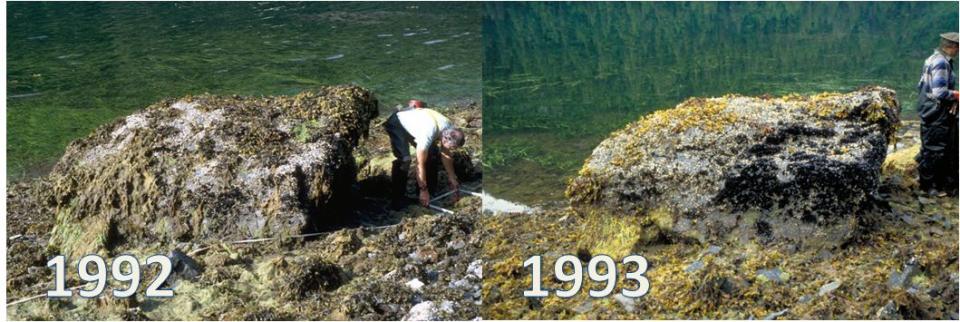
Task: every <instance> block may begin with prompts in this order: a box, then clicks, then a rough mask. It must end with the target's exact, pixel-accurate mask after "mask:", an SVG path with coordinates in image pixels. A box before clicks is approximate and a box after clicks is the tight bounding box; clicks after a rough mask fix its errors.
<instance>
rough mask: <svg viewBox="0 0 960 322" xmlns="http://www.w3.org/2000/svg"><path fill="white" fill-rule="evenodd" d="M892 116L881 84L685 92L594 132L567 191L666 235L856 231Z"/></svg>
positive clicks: (841, 234) (832, 239)
mask: <svg viewBox="0 0 960 322" xmlns="http://www.w3.org/2000/svg"><path fill="white" fill-rule="evenodd" d="M898 123H899V105H898V103H897V100H896V94H895V92H894V91H892V90H890V89H886V88H882V87H867V88H863V89H860V90H857V91H854V92H850V93H846V94H839V93H824V94H819V95H814V96H809V97H807V96H799V95H788V96H784V97H780V98H774V97H756V98H755V97H744V96H737V95H728V96H724V97H718V98H706V99H704V98H692V99H689V100H687V101H685V102H683V103H681V104H679V105H678V106H677V107H675V108H673V109H668V110H661V111H658V112H655V113H653V114H650V115H647V116H645V117H643V118H642V119H641V120H639V121H637V122H634V123H632V124H629V125H627V127H626V128H624V129H622V130H619V131H617V132H615V133H613V134H612V135H611V136H610V137H609V138H607V139H606V140H604V141H603V142H602V143H600V145H599V146H598V147H597V148H596V149H595V150H594V151H593V154H592V155H591V156H590V158H589V159H588V160H587V161H586V163H585V165H584V166H583V168H582V169H581V170H580V173H579V175H578V176H577V177H576V178H574V179H573V180H572V181H571V183H570V185H569V187H568V189H567V195H568V196H569V197H570V200H571V204H572V205H573V206H574V208H577V209H581V210H582V209H587V208H591V207H598V208H601V209H605V210H606V211H608V212H614V213H619V214H628V215H629V214H641V215H643V216H646V217H647V218H648V219H650V220H648V222H649V223H650V224H651V225H652V226H653V225H655V226H657V227H659V228H660V229H661V230H662V231H664V232H667V234H668V235H671V236H683V237H687V238H693V239H697V240H700V241H705V240H710V239H723V238H726V236H732V238H742V239H757V240H760V241H762V242H770V241H789V242H796V243H801V244H805V245H817V246H835V245H838V244H840V243H842V242H843V241H845V240H847V239H848V238H849V237H851V236H852V234H853V233H854V232H855V231H856V228H857V223H858V222H857V218H858V213H859V212H860V211H861V209H862V208H863V207H865V206H866V205H867V202H868V200H869V197H870V195H871V194H872V193H873V192H875V190H876V189H877V186H878V184H879V175H880V166H881V164H882V163H883V160H884V158H885V156H886V146H887V142H888V140H889V137H891V136H892V135H893V134H894V132H895V130H896V126H897V124H898Z"/></svg>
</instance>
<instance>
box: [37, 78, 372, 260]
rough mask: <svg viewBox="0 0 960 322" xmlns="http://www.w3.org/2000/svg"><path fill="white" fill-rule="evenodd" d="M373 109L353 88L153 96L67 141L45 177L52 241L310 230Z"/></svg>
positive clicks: (343, 185) (330, 207) (346, 173)
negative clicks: (51, 208)
mask: <svg viewBox="0 0 960 322" xmlns="http://www.w3.org/2000/svg"><path fill="white" fill-rule="evenodd" d="M377 113H378V104H377V100H376V99H375V98H374V97H373V96H372V95H371V94H370V93H369V92H367V91H365V90H363V89H361V88H359V87H354V86H339V87H326V88H321V89H319V90H316V91H307V92H304V93H301V94H299V95H296V96H292V97H262V98H255V97H219V96H209V95H204V96H191V97H184V98H180V99H173V100H167V101H163V102H160V103H157V104H154V105H151V106H149V107H147V108H145V109H144V110H142V111H141V112H138V113H134V114H132V115H129V116H127V117H125V118H121V119H118V120H116V121H115V122H112V123H110V124H107V125H104V126H101V127H100V128H98V129H97V130H95V131H94V132H93V133H92V134H91V135H90V136H88V137H86V138H84V139H80V140H77V141H74V142H73V143H72V144H70V146H69V147H68V148H67V151H66V152H65V154H64V156H63V157H62V158H61V160H60V162H59V163H57V165H56V166H55V167H54V169H53V171H52V172H51V173H50V175H49V176H48V180H49V181H50V182H51V184H52V191H51V193H52V195H51V198H52V201H53V202H54V204H55V208H56V209H55V211H56V217H57V222H58V225H57V226H56V228H55V229H54V232H53V239H52V240H51V246H52V247H56V248H58V249H59V250H60V252H61V253H63V254H69V255H82V254H88V253H96V252H99V251H101V249H102V248H108V247H115V246H117V245H116V244H118V243H124V242H137V241H141V240H143V241H144V242H161V243H166V244H172V243H175V242H178V241H198V240H209V239H231V238H232V239H241V238H252V237H261V236H272V235H278V234H287V235H292V234H299V233H301V232H308V231H316V230H318V229H320V228H322V227H321V226H322V225H323V223H324V222H330V221H332V220H335V219H337V218H336V216H337V215H338V213H337V209H336V206H335V205H334V203H335V201H336V192H338V191H344V192H345V191H347V190H348V189H349V187H350V185H352V183H353V180H354V176H355V171H356V169H355V165H354V162H353V158H352V155H351V154H352V149H353V147H354V146H356V145H357V142H358V140H359V139H360V137H361V136H362V135H366V134H367V130H368V124H369V123H370V120H371V119H373V118H374V117H376V116H377ZM90 236H96V237H97V238H96V239H95V240H91V239H89V238H85V237H90ZM114 236H122V239H117V238H114Z"/></svg>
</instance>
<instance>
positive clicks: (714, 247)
mask: <svg viewBox="0 0 960 322" xmlns="http://www.w3.org/2000/svg"><path fill="white" fill-rule="evenodd" d="M721 249H723V248H722V247H720V246H717V245H710V246H709V247H707V251H706V253H707V254H713V255H716V254H719V253H720V250H721Z"/></svg>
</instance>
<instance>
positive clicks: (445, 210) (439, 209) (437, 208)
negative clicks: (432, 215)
mask: <svg viewBox="0 0 960 322" xmlns="http://www.w3.org/2000/svg"><path fill="white" fill-rule="evenodd" d="M428 206H430V209H433V210H436V211H439V212H442V213H445V214H448V215H452V214H453V211H451V210H448V209H444V208H441V207H437V206H434V205H428Z"/></svg>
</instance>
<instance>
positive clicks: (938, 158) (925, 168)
mask: <svg viewBox="0 0 960 322" xmlns="http://www.w3.org/2000/svg"><path fill="white" fill-rule="evenodd" d="M956 57H957V33H956V32H948V33H945V34H941V35H940V47H938V48H937V49H936V50H934V52H933V55H930V57H929V58H927V60H926V61H925V62H924V64H923V72H922V74H921V75H920V83H919V84H918V85H917V89H918V90H919V93H918V95H917V113H918V114H920V140H921V148H920V154H919V155H917V162H918V163H919V164H918V168H917V170H918V172H919V173H920V188H921V189H922V190H924V191H926V192H928V193H930V194H933V195H937V194H943V193H944V192H946V193H949V194H952V195H956V193H957V182H958V181H957V176H958V170H957V166H958V163H957V158H958V150H957V126H958V123H957V101H958V99H960V94H958V92H957V84H956V75H954V73H953V68H954V66H955V65H954V64H955V63H956Z"/></svg>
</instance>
